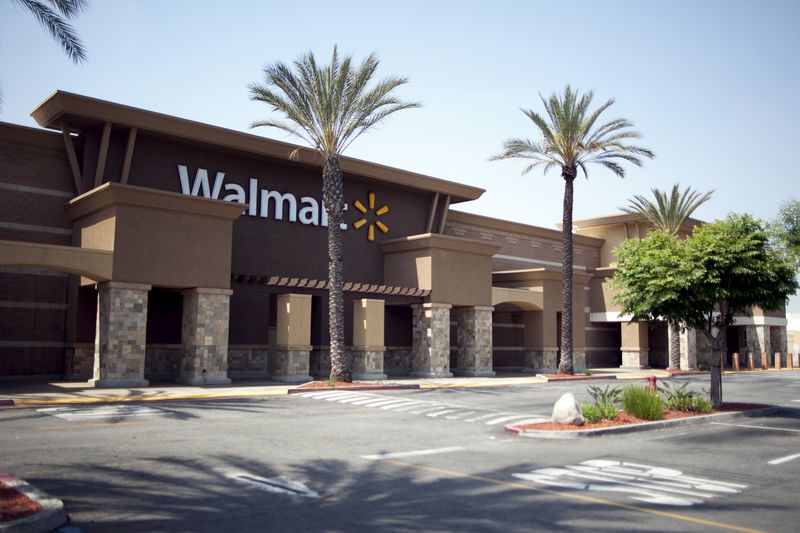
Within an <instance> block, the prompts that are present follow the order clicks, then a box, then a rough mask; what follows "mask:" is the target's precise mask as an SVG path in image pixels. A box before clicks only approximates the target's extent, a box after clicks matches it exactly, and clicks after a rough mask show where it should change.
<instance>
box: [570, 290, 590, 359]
mask: <svg viewBox="0 0 800 533" xmlns="http://www.w3.org/2000/svg"><path fill="white" fill-rule="evenodd" d="M585 287H586V284H585V283H578V282H577V281H573V284H572V368H573V370H574V371H575V372H585V371H586V322H587V317H586V306H587V303H586V292H587V291H586V289H585Z"/></svg>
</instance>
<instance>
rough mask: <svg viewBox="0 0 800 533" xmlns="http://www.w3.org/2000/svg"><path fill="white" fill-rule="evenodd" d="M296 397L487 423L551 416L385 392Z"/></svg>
mask: <svg viewBox="0 0 800 533" xmlns="http://www.w3.org/2000/svg"><path fill="white" fill-rule="evenodd" d="M293 397H299V398H310V399H312V400H324V401H328V402H336V403H342V404H346V405H356V406H360V407H371V408H374V409H381V410H384V411H393V412H396V413H408V414H411V415H422V416H426V417H428V418H436V419H440V420H442V419H444V420H459V421H462V422H467V423H475V422H478V423H480V424H483V425H486V426H494V425H497V424H502V423H505V422H510V421H516V422H517V423H534V422H543V421H546V420H549V417H546V416H542V415H536V414H533V413H515V412H510V411H492V410H491V409H480V408H474V407H467V406H463V405H456V404H451V403H444V402H436V401H432V400H418V399H411V398H391V397H387V396H385V395H381V394H373V393H365V392H357V393H354V392H352V391H324V392H301V393H298V394H294V395H293Z"/></svg>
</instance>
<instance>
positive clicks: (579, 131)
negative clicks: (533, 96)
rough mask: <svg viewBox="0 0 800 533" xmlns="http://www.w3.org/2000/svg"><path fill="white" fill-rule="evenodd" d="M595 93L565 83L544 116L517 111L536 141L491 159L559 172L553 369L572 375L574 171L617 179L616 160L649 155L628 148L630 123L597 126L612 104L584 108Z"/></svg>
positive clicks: (506, 148)
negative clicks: (605, 172)
mask: <svg viewBox="0 0 800 533" xmlns="http://www.w3.org/2000/svg"><path fill="white" fill-rule="evenodd" d="M593 97H594V93H593V92H592V91H589V92H588V93H586V94H584V95H580V94H578V93H577V92H576V91H573V90H572V87H570V86H569V85H567V86H566V87H565V88H564V92H563V94H558V93H553V94H552V95H551V96H550V98H548V99H545V98H544V97H541V99H542V103H543V104H544V109H545V112H546V116H543V115H540V114H539V113H537V112H535V111H532V110H530V109H523V110H522V112H523V113H525V115H526V116H527V117H528V118H529V119H530V120H531V122H533V124H534V126H535V128H536V132H537V133H538V134H539V135H541V140H540V141H534V140H531V139H525V138H512V139H508V140H506V141H505V142H504V143H503V151H502V152H501V153H500V154H498V155H496V156H493V157H492V158H491V160H499V159H511V158H520V159H527V160H529V161H530V163H529V164H528V165H527V166H526V167H525V168H524V169H523V170H522V174H527V173H528V172H530V171H531V170H533V169H535V168H537V167H542V169H543V171H544V173H545V174H546V173H547V171H549V170H550V169H552V168H557V169H560V171H561V177H562V178H563V179H564V209H563V227H562V237H561V253H562V267H561V271H562V273H563V275H562V287H563V291H562V296H561V310H562V311H561V362H560V363H559V365H558V371H559V372H560V373H564V374H572V373H573V361H572V265H573V257H572V199H573V190H574V182H575V178H577V177H578V169H580V170H581V172H583V175H584V176H585V177H586V178H587V179H588V177H589V174H588V170H587V167H588V166H589V165H590V164H598V165H602V166H604V167H605V168H607V169H609V170H611V171H612V172H613V173H614V174H616V175H617V176H620V177H624V176H625V169H624V168H623V167H622V165H621V164H620V162H624V161H627V162H629V163H633V164H634V165H636V166H641V165H642V158H643V157H647V158H652V157H654V154H653V152H651V151H650V150H648V149H646V148H642V147H639V146H634V145H631V144H628V141H630V140H631V139H638V138H639V137H640V135H639V134H638V133H637V132H635V131H633V130H632V129H631V128H632V127H633V124H632V123H631V122H629V121H627V120H625V119H623V118H618V119H613V120H610V121H608V122H604V123H599V122H598V120H599V119H600V115H602V114H603V112H604V111H605V110H607V109H608V108H609V107H611V106H612V105H613V104H614V100H613V99H612V100H608V101H607V102H606V103H604V104H602V105H601V106H600V107H598V108H597V109H595V110H593V111H591V110H590V109H589V107H590V105H591V103H592V98H593Z"/></svg>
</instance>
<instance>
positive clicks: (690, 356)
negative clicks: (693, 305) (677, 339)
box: [681, 328, 697, 370]
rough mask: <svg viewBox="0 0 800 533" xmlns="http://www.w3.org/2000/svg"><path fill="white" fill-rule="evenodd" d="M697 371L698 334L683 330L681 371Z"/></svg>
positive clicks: (690, 330) (691, 330)
mask: <svg viewBox="0 0 800 533" xmlns="http://www.w3.org/2000/svg"><path fill="white" fill-rule="evenodd" d="M696 369H697V332H696V331H695V330H694V329H691V328H690V329H685V330H681V370H696Z"/></svg>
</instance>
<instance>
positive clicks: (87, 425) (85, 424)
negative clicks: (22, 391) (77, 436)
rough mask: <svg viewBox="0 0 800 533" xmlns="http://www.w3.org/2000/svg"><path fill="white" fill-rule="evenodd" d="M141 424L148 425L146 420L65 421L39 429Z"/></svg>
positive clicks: (50, 429) (93, 427)
mask: <svg viewBox="0 0 800 533" xmlns="http://www.w3.org/2000/svg"><path fill="white" fill-rule="evenodd" d="M139 424H147V421H145V420H127V421H125V422H92V423H84V424H70V423H69V422H68V421H65V422H64V423H63V424H48V425H46V426H42V427H40V428H38V431H65V430H69V429H90V428H91V429H95V428H99V427H107V426H135V425H139Z"/></svg>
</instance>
